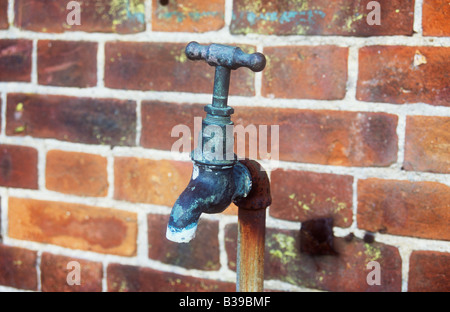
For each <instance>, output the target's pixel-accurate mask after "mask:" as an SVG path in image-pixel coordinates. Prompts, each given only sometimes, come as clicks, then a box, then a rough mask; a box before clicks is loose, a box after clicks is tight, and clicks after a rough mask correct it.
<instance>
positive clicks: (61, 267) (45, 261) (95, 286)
mask: <svg viewBox="0 0 450 312" xmlns="http://www.w3.org/2000/svg"><path fill="white" fill-rule="evenodd" d="M72 261H76V262H78V263H79V268H80V285H76V284H75V285H69V284H68V283H67V278H68V274H70V273H71V272H74V270H75V269H76V268H74V267H73V266H72V265H69V266H68V264H69V263H70V262H72ZM102 277H103V265H102V263H101V262H93V261H87V260H82V259H77V258H72V257H65V256H59V255H53V254H51V253H48V252H44V253H43V254H42V258H41V284H42V291H44V292H94V291H95V292H99V291H102Z"/></svg>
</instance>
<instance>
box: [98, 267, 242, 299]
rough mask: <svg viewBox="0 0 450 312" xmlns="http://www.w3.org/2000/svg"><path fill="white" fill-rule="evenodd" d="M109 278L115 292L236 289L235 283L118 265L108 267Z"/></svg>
mask: <svg viewBox="0 0 450 312" xmlns="http://www.w3.org/2000/svg"><path fill="white" fill-rule="evenodd" d="M107 278H108V291H113V292H138V291H140V292H217V291H218V292H224V291H226V292H231V291H235V288H236V286H235V284H234V283H229V282H222V281H217V280H208V279H204V278H196V277H192V276H183V275H179V274H175V273H170V272H162V271H157V270H154V269H150V268H144V267H136V266H131V265H122V264H116V263H112V264H109V265H108V269H107Z"/></svg>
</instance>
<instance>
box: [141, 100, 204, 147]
mask: <svg viewBox="0 0 450 312" xmlns="http://www.w3.org/2000/svg"><path fill="white" fill-rule="evenodd" d="M204 106H205V105H200V104H176V103H166V102H159V101H143V102H142V108H141V116H142V117H141V118H142V134H141V145H142V146H143V147H147V148H154V149H162V150H171V149H172V145H173V144H174V143H175V142H176V141H177V140H179V139H180V138H181V137H182V134H178V133H176V135H179V137H172V136H171V133H172V129H173V128H174V127H175V126H177V125H186V126H188V127H189V129H190V131H191V138H190V139H191V151H192V150H193V149H194V130H195V129H194V118H195V117H201V118H204V117H205V116H206V113H205V111H204V110H203V108H204ZM200 127H201V124H200ZM199 131H200V130H199ZM184 152H190V151H184Z"/></svg>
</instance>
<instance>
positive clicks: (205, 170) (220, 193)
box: [166, 161, 251, 243]
mask: <svg viewBox="0 0 450 312" xmlns="http://www.w3.org/2000/svg"><path fill="white" fill-rule="evenodd" d="M250 189H251V176H250V172H249V171H248V169H247V168H246V167H245V166H244V165H243V164H241V163H236V164H235V165H234V166H210V165H202V164H199V163H196V162H195V161H194V166H193V171H192V176H191V180H190V182H189V184H188V186H187V187H186V189H185V190H184V191H183V192H182V193H181V195H180V197H179V198H178V199H177V201H176V202H175V204H174V206H173V208H172V212H171V214H170V219H169V223H168V225H167V231H166V237H167V239H169V240H171V241H174V242H177V243H187V242H189V241H190V240H192V239H193V238H194V237H195V232H196V229H197V224H198V221H199V218H200V215H201V214H202V213H220V212H222V211H224V210H225V209H226V208H227V207H228V206H229V205H230V204H231V202H232V201H234V200H236V199H238V198H242V197H245V196H247V194H248V193H249V192H250Z"/></svg>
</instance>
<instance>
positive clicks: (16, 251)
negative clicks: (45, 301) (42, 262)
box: [0, 244, 37, 290]
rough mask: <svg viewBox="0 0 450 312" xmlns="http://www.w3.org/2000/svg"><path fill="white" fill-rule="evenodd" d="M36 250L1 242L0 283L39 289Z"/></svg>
mask: <svg viewBox="0 0 450 312" xmlns="http://www.w3.org/2000/svg"><path fill="white" fill-rule="evenodd" d="M36 257H37V253H36V251H31V250H28V249H23V248H18V247H12V246H6V245H2V244H0V285H4V286H9V287H14V288H20V289H28V290H37V271H36Z"/></svg>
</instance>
